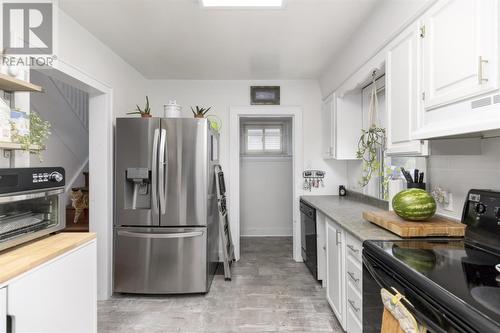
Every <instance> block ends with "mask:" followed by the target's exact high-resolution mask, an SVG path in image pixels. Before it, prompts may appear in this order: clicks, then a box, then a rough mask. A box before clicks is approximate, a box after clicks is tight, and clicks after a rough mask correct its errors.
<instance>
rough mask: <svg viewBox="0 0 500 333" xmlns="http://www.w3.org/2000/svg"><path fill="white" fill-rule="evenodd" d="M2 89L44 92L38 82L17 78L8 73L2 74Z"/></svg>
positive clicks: (0, 78) (0, 83)
mask: <svg viewBox="0 0 500 333" xmlns="http://www.w3.org/2000/svg"><path fill="white" fill-rule="evenodd" d="M0 89H1V90H6V91H31V92H43V88H42V87H40V86H37V85H36V84H33V83H30V82H26V81H23V80H19V79H16V78H15V77H12V76H9V75H7V74H0Z"/></svg>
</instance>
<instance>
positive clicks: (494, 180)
mask: <svg viewBox="0 0 500 333" xmlns="http://www.w3.org/2000/svg"><path fill="white" fill-rule="evenodd" d="M481 146H482V147H481V155H470V156H465V155H452V156H430V157H429V164H428V169H427V170H428V172H429V173H430V181H431V189H432V188H434V187H435V186H439V187H441V188H442V189H443V190H446V191H450V192H451V193H452V196H453V209H452V210H451V211H448V210H443V209H442V208H439V209H438V213H440V214H443V215H448V216H451V217H454V218H458V219H460V218H461V214H462V208H463V204H464V201H465V196H466V195H467V192H468V191H469V190H470V189H491V190H496V191H500V138H492V139H483V140H482V142H481Z"/></svg>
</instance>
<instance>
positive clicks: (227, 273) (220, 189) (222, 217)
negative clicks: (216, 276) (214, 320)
mask: <svg viewBox="0 0 500 333" xmlns="http://www.w3.org/2000/svg"><path fill="white" fill-rule="evenodd" d="M215 183H216V187H217V204H218V207H219V233H220V238H221V241H222V256H223V259H224V278H225V280H226V281H230V280H231V263H232V262H233V261H234V260H235V258H234V245H233V239H232V236H231V227H230V225H229V218H228V214H227V201H226V182H225V181H224V172H222V168H221V166H220V165H216V166H215Z"/></svg>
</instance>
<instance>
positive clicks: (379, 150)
mask: <svg viewBox="0 0 500 333" xmlns="http://www.w3.org/2000/svg"><path fill="white" fill-rule="evenodd" d="M375 76H376V72H375V71H374V72H373V73H372V92H371V98H370V108H369V110H368V116H369V122H370V127H369V128H368V129H367V130H364V129H362V130H361V137H360V138H359V141H358V151H357V152H356V157H357V158H359V159H361V161H362V162H363V170H362V174H361V179H360V180H359V185H360V186H361V187H365V186H366V185H368V183H369V182H370V179H371V178H372V176H373V175H374V174H376V175H378V176H380V177H382V178H385V174H384V173H385V170H384V169H385V168H384V167H383V165H382V163H381V162H380V161H379V157H378V155H379V154H383V151H384V149H385V140H386V132H385V128H382V127H380V126H378V125H377V123H378V119H377V118H378V98H377V83H376V80H375ZM384 180H385V179H384ZM384 196H385V195H384Z"/></svg>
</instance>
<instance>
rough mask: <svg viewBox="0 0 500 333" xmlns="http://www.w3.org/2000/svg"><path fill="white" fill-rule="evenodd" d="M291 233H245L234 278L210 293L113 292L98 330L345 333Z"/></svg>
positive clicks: (101, 310)
mask: <svg viewBox="0 0 500 333" xmlns="http://www.w3.org/2000/svg"><path fill="white" fill-rule="evenodd" d="M291 254H292V239H291V238H288V237H273V238H242V240H241V260H240V261H239V262H237V263H235V264H234V265H233V279H232V281H231V282H226V281H224V277H223V276H222V275H217V276H216V277H215V279H214V281H213V283H212V287H211V289H210V292H209V293H208V294H207V295H194V296H164V297H136V296H133V297H131V296H129V295H127V296H122V295H115V296H114V297H113V298H112V299H111V300H108V301H104V302H100V303H99V310H98V311H99V313H98V330H99V332H148V333H151V332H193V333H196V332H332V331H333V332H342V330H341V329H340V328H339V324H338V322H337V320H336V319H335V317H334V315H333V313H332V311H331V309H330V307H329V305H328V303H327V301H326V299H325V290H324V289H322V288H321V285H320V284H319V283H318V282H317V281H315V280H314V278H313V277H312V275H311V273H310V272H309V271H308V270H307V268H306V267H305V265H304V264H303V263H296V262H294V261H293V260H292V258H291Z"/></svg>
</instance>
